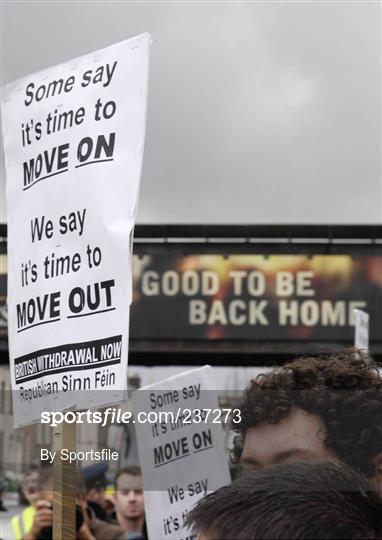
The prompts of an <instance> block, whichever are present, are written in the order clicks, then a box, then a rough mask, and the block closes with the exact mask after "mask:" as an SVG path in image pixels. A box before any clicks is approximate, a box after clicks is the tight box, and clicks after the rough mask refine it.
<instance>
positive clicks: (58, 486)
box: [53, 422, 77, 540]
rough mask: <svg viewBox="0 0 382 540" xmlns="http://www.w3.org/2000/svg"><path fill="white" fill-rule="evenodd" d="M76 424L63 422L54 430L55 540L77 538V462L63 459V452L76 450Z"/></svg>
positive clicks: (72, 539)
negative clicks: (63, 450)
mask: <svg viewBox="0 0 382 540" xmlns="http://www.w3.org/2000/svg"><path fill="white" fill-rule="evenodd" d="M76 434H77V431H76V423H75V422H74V423H72V424H68V423H67V422H63V423H62V424H60V425H58V426H57V427H55V428H54V430H53V450H54V451H55V452H57V454H56V457H55V460H54V464H53V493H54V495H53V540H75V538H76V462H75V461H73V463H70V462H69V461H63V460H62V459H61V455H60V453H61V450H62V449H67V450H68V451H69V452H70V451H73V452H74V451H75V450H76Z"/></svg>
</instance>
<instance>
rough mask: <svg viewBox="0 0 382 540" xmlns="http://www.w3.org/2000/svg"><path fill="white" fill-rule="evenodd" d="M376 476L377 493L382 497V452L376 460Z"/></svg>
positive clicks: (374, 480) (374, 479)
mask: <svg viewBox="0 0 382 540" xmlns="http://www.w3.org/2000/svg"><path fill="white" fill-rule="evenodd" d="M374 466H375V474H374V478H373V483H374V485H375V487H376V488H377V491H378V492H379V493H380V494H381V495H382V452H380V453H379V454H377V456H376V457H375V458H374Z"/></svg>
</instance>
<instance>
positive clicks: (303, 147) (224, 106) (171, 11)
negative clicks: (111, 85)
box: [0, 0, 381, 223]
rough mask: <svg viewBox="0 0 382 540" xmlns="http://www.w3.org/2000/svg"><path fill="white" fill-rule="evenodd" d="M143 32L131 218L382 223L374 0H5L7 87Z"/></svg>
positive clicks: (377, 9) (377, 7)
mask: <svg viewBox="0 0 382 540" xmlns="http://www.w3.org/2000/svg"><path fill="white" fill-rule="evenodd" d="M142 32H151V33H152V34H153V36H154V38H155V42H154V43H153V46H152V57H151V73H150V88H149V105H148V116H147V132H146V147H145V157H144V166H143V176H142V185H141V196H140V202H139V211H138V222H140V223H149V222H150V223H177V222H178V223H179V222H181V223H208V222H214V223H283V222H287V223H341V222H343V223H370V222H380V221H381V4H380V3H379V2H367V1H362V2H359V3H357V2H335V1H331V2H317V3H316V2H277V3H276V2H271V1H267V2H264V3H261V2H256V3H254V2H252V3H248V2H247V3H244V2H243V3H242V2H231V3H223V2H214V3H212V2H211V3H209V2H203V3H196V2H193V3H191V2H189V3H182V2H177V3H170V2H158V1H157V2H152V3H150V2H149V3H143V2H140V3H131V2H130V3H127V2H112V1H108V2H97V3H96V2H69V1H68V2H57V1H55V2H34V1H31V0H29V1H28V2H16V1H14V0H12V1H11V2H3V4H2V63H1V72H2V84H5V83H7V82H10V81H12V80H14V79H17V78H19V77H22V76H24V75H27V74H28V73H32V72H34V71H37V70H39V69H42V68H45V67H48V66H50V65H54V64H57V63H60V62H64V61H66V60H69V59H70V58H72V57H76V56H80V55H82V54H85V53H88V52H91V51H93V50H96V49H99V48H102V47H105V46H107V45H110V44H112V43H115V42H117V41H120V40H124V39H127V38H129V37H131V36H133V35H136V34H139V33H142ZM2 171H3V164H2ZM4 185H5V178H4V173H2V177H1V195H2V201H1V205H0V221H5V201H4V191H5V188H4Z"/></svg>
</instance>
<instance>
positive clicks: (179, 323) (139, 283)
mask: <svg viewBox="0 0 382 540" xmlns="http://www.w3.org/2000/svg"><path fill="white" fill-rule="evenodd" d="M133 283H134V298H133V309H132V315H131V337H134V338H138V339H198V340H232V339H233V340H240V339H242V340H258V341H261V340H266V341H270V340H272V341H277V340H282V341H288V340H292V341H294V340H298V341H331V340H336V341H339V340H340V341H344V342H349V343H351V342H353V340H354V313H353V310H354V309H362V310H364V311H366V312H367V313H369V315H370V326H371V327H370V338H371V340H372V341H373V340H374V341H381V340H382V335H381V334H382V332H381V324H382V257H381V256H359V257H352V256H349V255H317V256H305V255H278V254H275V255H265V256H264V255H232V256H228V257H227V256H223V255H187V256H181V255H167V254H158V255H154V256H144V257H141V258H139V259H138V258H137V257H135V259H134V267H133Z"/></svg>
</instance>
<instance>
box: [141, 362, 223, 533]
mask: <svg viewBox="0 0 382 540" xmlns="http://www.w3.org/2000/svg"><path fill="white" fill-rule="evenodd" d="M133 402H134V409H135V427H136V432H137V441H138V451H139V460H140V464H141V467H142V475H143V488H144V492H145V510H146V521H147V528H148V533H149V538H150V540H160V539H169V540H186V539H188V540H191V539H192V538H194V536H193V535H192V534H191V532H190V531H189V530H188V529H187V527H186V526H185V521H186V519H187V514H188V511H189V510H190V509H191V508H192V507H193V506H194V504H195V503H196V502H197V501H198V500H199V499H200V498H202V497H204V496H205V495H206V494H207V493H209V492H212V491H215V490H216V489H218V488H220V487H222V486H224V485H227V484H229V483H230V481H231V480H230V474H229V467H228V457H227V455H226V452H225V449H224V443H223V429H222V423H223V422H224V420H225V414H224V411H223V412H222V411H221V410H220V409H219V407H218V400H217V395H216V390H215V389H214V384H213V380H212V373H211V368H210V367H209V366H205V367H203V368H198V369H194V370H191V371H187V372H185V373H182V374H181V375H177V376H174V377H171V378H169V379H166V380H164V381H161V382H159V383H156V384H154V385H151V386H146V387H145V388H142V389H140V390H138V391H137V392H135V393H134V394H133ZM158 413H159V415H158Z"/></svg>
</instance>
